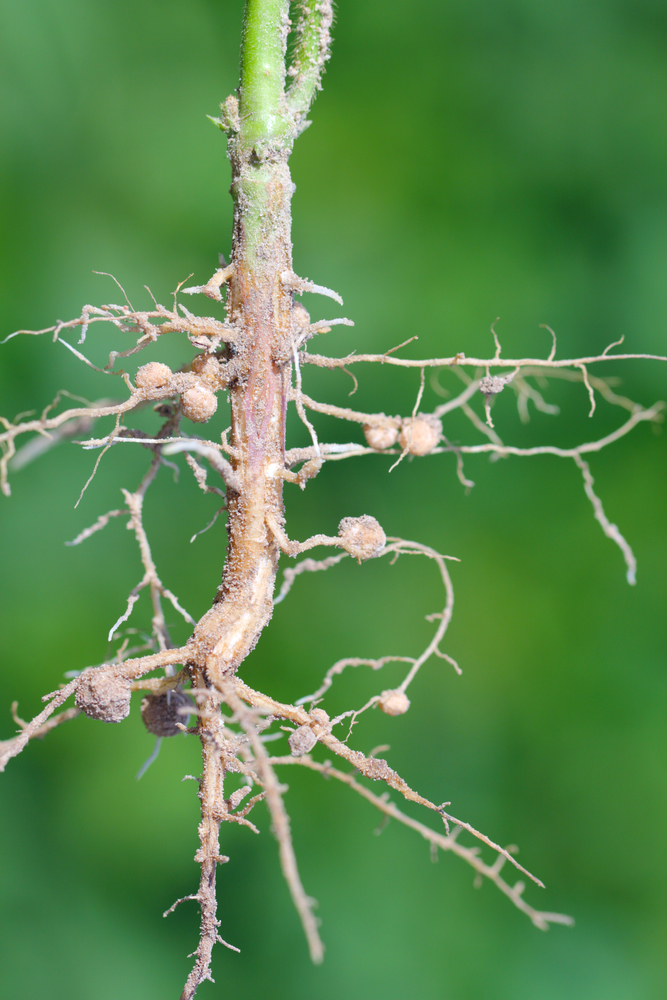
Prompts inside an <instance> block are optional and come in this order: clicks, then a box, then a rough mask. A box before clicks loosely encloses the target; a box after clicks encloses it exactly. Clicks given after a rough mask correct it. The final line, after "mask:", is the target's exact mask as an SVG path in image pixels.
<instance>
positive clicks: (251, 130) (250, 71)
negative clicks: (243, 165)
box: [239, 0, 293, 159]
mask: <svg viewBox="0 0 667 1000" xmlns="http://www.w3.org/2000/svg"><path fill="white" fill-rule="evenodd" d="M288 30H289V0H247V2H246V7H245V17H244V21H243V43H242V48H241V80H240V84H239V118H240V132H239V142H240V145H241V148H242V149H243V151H244V152H246V153H249V152H250V151H251V150H254V152H255V155H256V156H257V157H258V158H259V159H263V158H264V156H265V155H266V153H267V152H268V149H269V148H270V147H271V146H276V145H278V146H284V145H285V141H286V140H287V141H289V139H290V138H291V136H292V134H293V127H292V122H291V121H290V118H289V115H288V113H287V108H286V106H285V50H286V46H287V32H288Z"/></svg>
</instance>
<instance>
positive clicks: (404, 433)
mask: <svg viewBox="0 0 667 1000" xmlns="http://www.w3.org/2000/svg"><path fill="white" fill-rule="evenodd" d="M441 435H442V421H441V420H438V418H437V417H434V416H433V414H431V413H419V414H418V415H417V416H416V417H409V418H408V419H407V420H404V421H403V428H402V430H401V433H400V435H399V438H398V440H399V443H400V445H401V448H406V449H407V451H408V452H409V454H410V455H428V453H429V452H430V451H433V449H434V448H435V447H436V446H437V444H438V442H439V441H440V437H441Z"/></svg>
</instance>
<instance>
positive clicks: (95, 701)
mask: <svg viewBox="0 0 667 1000" xmlns="http://www.w3.org/2000/svg"><path fill="white" fill-rule="evenodd" d="M74 701H75V703H76V707H77V708H80V709H81V710H82V711H83V712H85V713H86V715H88V716H89V717H90V718H91V719H100V721H101V722H122V721H123V719H126V718H127V716H128V715H129V714H130V682H129V681H128V680H126V679H125V678H124V677H117V676H116V675H114V674H112V673H109V672H107V671H101V670H97V671H94V672H93V673H90V674H83V675H82V677H81V679H80V680H79V685H78V687H77V689H76V695H75V696H74Z"/></svg>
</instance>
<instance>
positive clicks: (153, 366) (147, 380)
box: [134, 361, 171, 389]
mask: <svg viewBox="0 0 667 1000" xmlns="http://www.w3.org/2000/svg"><path fill="white" fill-rule="evenodd" d="M170 378H171V368H170V367H169V365H163V364H161V363H160V362H159V361H149V363H148V364H147V365H142V366H141V368H139V370H138V371H137V374H136V375H135V377H134V384H135V385H136V387H137V389H159V388H160V386H161V385H166V384H167V382H168V381H169V379H170Z"/></svg>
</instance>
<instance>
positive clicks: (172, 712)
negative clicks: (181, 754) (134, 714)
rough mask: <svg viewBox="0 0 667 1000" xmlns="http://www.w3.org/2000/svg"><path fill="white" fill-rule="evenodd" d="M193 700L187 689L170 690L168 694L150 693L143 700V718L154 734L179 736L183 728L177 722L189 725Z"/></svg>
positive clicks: (149, 730) (150, 731)
mask: <svg viewBox="0 0 667 1000" xmlns="http://www.w3.org/2000/svg"><path fill="white" fill-rule="evenodd" d="M184 708H186V709H191V708H192V701H191V700H190V697H189V696H188V695H187V694H186V693H185V691H178V690H174V691H169V692H167V694H149V695H148V696H147V697H146V698H144V699H143V700H142V702H141V718H142V720H143V723H144V725H145V727H146V729H147V730H148V732H149V733H153V735H154V736H178V734H179V733H182V732H183V730H182V729H179V727H178V725H177V723H180V724H181V725H187V722H188V713H187V712H183V711H181V710H182V709H184Z"/></svg>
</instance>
